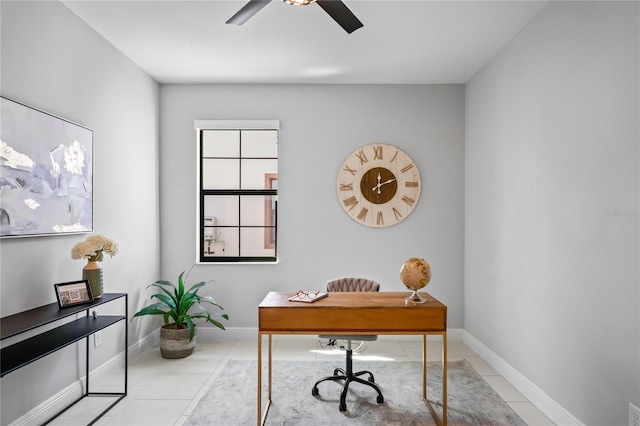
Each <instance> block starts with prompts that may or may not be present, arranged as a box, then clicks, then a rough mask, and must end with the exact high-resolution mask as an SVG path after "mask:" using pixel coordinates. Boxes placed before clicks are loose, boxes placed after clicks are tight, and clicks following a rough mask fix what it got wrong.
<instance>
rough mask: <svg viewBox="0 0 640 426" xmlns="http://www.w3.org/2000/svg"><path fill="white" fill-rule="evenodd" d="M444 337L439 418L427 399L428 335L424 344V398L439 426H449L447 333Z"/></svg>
mask: <svg viewBox="0 0 640 426" xmlns="http://www.w3.org/2000/svg"><path fill="white" fill-rule="evenodd" d="M441 336H442V417H439V416H438V414H437V413H436V410H434V408H433V406H432V405H431V402H430V401H429V399H428V398H427V335H426V334H425V335H423V336H422V338H423V344H422V363H423V367H422V396H423V399H424V402H425V404H427V408H429V412H430V413H431V416H432V417H433V419H434V420H435V421H436V424H437V425H438V426H447V333H446V332H444V333H442V334H441Z"/></svg>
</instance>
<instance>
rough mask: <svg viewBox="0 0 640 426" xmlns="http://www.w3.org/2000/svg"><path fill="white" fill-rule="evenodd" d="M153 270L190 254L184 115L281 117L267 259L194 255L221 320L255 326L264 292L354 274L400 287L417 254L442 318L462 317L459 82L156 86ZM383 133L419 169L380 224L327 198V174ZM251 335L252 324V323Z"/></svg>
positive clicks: (192, 142) (330, 180)
mask: <svg viewBox="0 0 640 426" xmlns="http://www.w3.org/2000/svg"><path fill="white" fill-rule="evenodd" d="M160 106H161V107H160V115H161V126H160V136H161V155H160V170H161V175H160V186H161V188H162V196H161V203H160V205H161V209H160V212H161V213H160V216H161V238H162V247H163V250H162V253H161V264H162V267H161V271H162V275H163V276H165V277H174V276H177V274H178V273H179V272H180V271H182V270H183V269H186V268H188V267H189V266H190V265H191V264H192V263H193V262H194V260H195V256H196V253H195V250H196V248H195V247H196V226H195V220H194V218H195V217H196V210H195V209H196V134H195V130H194V128H193V122H194V120H206V119H223V120H232V119H244V120H250V119H257V120H265V119H275V120H280V124H281V131H280V142H279V155H280V160H279V182H278V185H279V195H278V251H279V253H278V256H279V263H278V264H270V265H265V264H260V265H257V264H253V265H220V264H218V265H215V264H213V265H198V266H197V267H196V268H195V269H194V272H192V277H193V279H214V280H216V282H217V283H216V286H215V288H214V289H213V290H212V293H211V294H213V295H214V296H215V297H216V300H217V301H218V302H219V303H220V304H221V305H222V306H224V308H225V310H226V311H227V313H229V315H230V317H231V319H230V321H229V326H230V327H249V328H255V327H257V309H256V306H257V305H258V304H259V303H260V301H261V300H262V299H263V298H264V296H265V295H266V293H267V292H268V291H271V290H274V291H296V290H299V289H322V288H324V286H325V282H326V281H327V280H329V279H332V278H335V277H340V276H346V275H354V276H366V277H370V278H372V279H375V280H378V281H379V282H380V283H381V285H382V288H383V289H384V290H385V291H405V292H406V289H405V288H404V286H403V284H402V283H401V281H400V278H399V272H400V267H401V266H402V263H403V262H404V260H406V259H407V258H409V257H414V256H417V257H423V258H424V259H426V260H427V261H428V262H429V263H430V265H431V267H432V269H433V278H432V280H431V283H430V284H429V286H428V287H427V291H429V292H431V293H432V294H433V295H434V296H435V297H437V298H439V299H440V300H441V301H442V302H444V303H445V304H447V305H448V308H449V311H448V312H449V327H452V328H462V326H463V321H464V318H463V314H464V312H463V274H462V272H463V258H462V253H463V218H464V214H463V211H464V190H463V183H464V177H463V170H464V86H462V85H451V86H447V85H442V86H424V85H423V86H403V85H395V86H384V85H373V86H368V85H339V86H332V85H317V86H298V85H259V86H235V85H232V86H216V85H211V86H207V85H197V86H196V85H163V86H162V87H161V97H160ZM376 142H378V143H386V144H391V145H396V146H398V147H399V148H402V149H403V150H405V151H406V152H407V153H408V154H409V155H411V157H412V158H413V159H414V161H415V162H416V164H417V165H418V167H419V168H420V173H421V178H422V181H423V190H422V194H421V198H420V202H419V203H418V205H417V207H416V208H415V210H414V211H413V213H412V214H411V215H410V216H409V217H408V218H407V219H405V220H404V221H402V222H401V223H399V224H397V225H394V226H391V227H389V228H383V229H374V228H367V227H365V226H363V225H360V224H358V223H356V222H355V221H354V220H353V219H351V218H350V217H348V216H347V215H346V214H345V213H344V211H343V210H342V207H341V206H340V204H339V202H338V197H337V195H336V190H335V187H336V178H337V173H338V168H339V166H340V165H341V164H342V161H343V160H344V159H345V158H346V156H348V155H349V154H350V153H351V152H352V151H353V150H355V149H356V148H357V147H359V146H361V145H364V144H369V143H376ZM252 336H254V334H253V333H252Z"/></svg>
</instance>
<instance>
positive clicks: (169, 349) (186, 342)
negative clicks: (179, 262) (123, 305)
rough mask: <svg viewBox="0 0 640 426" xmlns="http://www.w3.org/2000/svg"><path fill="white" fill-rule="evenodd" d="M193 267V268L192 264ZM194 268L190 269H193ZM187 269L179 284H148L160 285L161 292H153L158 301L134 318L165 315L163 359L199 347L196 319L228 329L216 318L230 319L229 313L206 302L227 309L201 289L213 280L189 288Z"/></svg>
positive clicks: (181, 356)
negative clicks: (206, 306)
mask: <svg viewBox="0 0 640 426" xmlns="http://www.w3.org/2000/svg"><path fill="white" fill-rule="evenodd" d="M192 268H193V267H192ZM189 271H190V270H189ZM184 274H185V271H182V273H181V274H180V275H179V276H178V285H177V286H176V285H175V284H173V283H172V282H170V281H165V280H158V281H156V282H155V283H153V284H150V285H149V286H147V288H149V287H157V288H158V289H160V290H161V292H159V293H156V294H153V295H151V299H153V298H155V299H157V300H158V302H156V303H153V304H151V305H149V306H146V307H144V308H142V309H141V310H140V311H138V312H137V313H136V314H135V315H134V316H133V317H134V318H135V317H141V316H143V315H162V317H163V318H164V325H163V326H162V328H161V329H160V353H161V355H162V357H163V358H184V357H187V356H189V355H191V354H192V353H193V350H194V349H195V346H196V325H195V324H194V320H195V319H200V318H204V319H205V320H206V322H208V323H211V324H213V325H215V326H216V327H218V328H220V329H222V330H224V329H225V328H224V325H222V323H220V322H219V321H216V320H215V319H214V317H221V318H224V319H226V320H228V319H229V316H228V315H227V314H223V313H220V312H211V311H209V310H208V309H206V308H205V307H204V306H203V304H204V303H207V304H210V305H213V306H216V307H218V308H220V309H224V308H223V307H222V306H220V305H218V304H217V303H216V301H215V300H214V299H213V297H211V296H200V295H199V294H198V291H199V290H200V289H201V288H203V287H204V286H208V285H211V284H212V281H211V280H209V281H200V282H199V283H196V284H194V285H192V286H191V287H190V288H189V289H188V290H185V282H186V280H187V276H188V275H189V273H188V272H187V276H185V275H184Z"/></svg>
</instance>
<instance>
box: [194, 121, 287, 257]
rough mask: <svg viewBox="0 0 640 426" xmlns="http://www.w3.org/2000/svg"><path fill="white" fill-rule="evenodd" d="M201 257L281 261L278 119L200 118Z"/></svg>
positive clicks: (199, 255) (199, 240)
mask: <svg viewBox="0 0 640 426" xmlns="http://www.w3.org/2000/svg"><path fill="white" fill-rule="evenodd" d="M195 124H196V129H197V133H198V148H199V149H198V162H199V169H198V170H199V174H198V178H199V191H198V192H199V194H198V195H199V197H198V201H199V209H198V210H199V214H198V219H199V226H198V229H199V232H198V260H199V261H200V262H276V261H277V247H278V244H277V235H278V233H277V225H278V128H279V123H278V122H277V121H258V122H235V121H231V122H229V121H225V122H221V121H196V123H195Z"/></svg>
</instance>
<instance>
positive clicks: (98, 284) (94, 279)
mask: <svg viewBox="0 0 640 426" xmlns="http://www.w3.org/2000/svg"><path fill="white" fill-rule="evenodd" d="M82 279H83V280H88V281H89V287H90V288H91V295H92V296H93V298H94V299H98V298H100V297H102V266H101V265H100V262H98V261H97V260H90V261H88V262H87V264H86V265H85V266H84V268H82Z"/></svg>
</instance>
